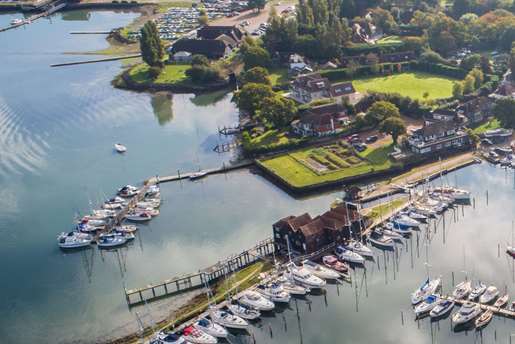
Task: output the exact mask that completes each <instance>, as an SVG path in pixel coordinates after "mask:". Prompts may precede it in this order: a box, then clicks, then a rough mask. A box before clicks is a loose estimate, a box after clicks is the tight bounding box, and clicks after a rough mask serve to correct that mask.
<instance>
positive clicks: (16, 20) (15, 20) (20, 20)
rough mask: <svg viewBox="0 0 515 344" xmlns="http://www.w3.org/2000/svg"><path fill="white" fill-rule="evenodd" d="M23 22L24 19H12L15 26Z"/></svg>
mask: <svg viewBox="0 0 515 344" xmlns="http://www.w3.org/2000/svg"><path fill="white" fill-rule="evenodd" d="M23 23H24V21H23V19H19V18H16V19H13V20H11V25H13V26H15V25H21V24H23Z"/></svg>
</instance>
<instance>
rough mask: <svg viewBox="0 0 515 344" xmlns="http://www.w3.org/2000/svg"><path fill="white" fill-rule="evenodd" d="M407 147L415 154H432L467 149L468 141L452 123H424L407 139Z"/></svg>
mask: <svg viewBox="0 0 515 344" xmlns="http://www.w3.org/2000/svg"><path fill="white" fill-rule="evenodd" d="M408 146H409V148H410V150H411V151H412V152H413V153H415V154H432V153H438V152H444V151H449V150H453V149H465V148H468V147H469V146H470V140H469V137H468V135H467V134H466V133H465V132H464V131H463V130H461V129H459V128H458V127H457V125H456V123H454V121H426V122H425V123H424V126H423V127H422V128H420V129H417V130H415V131H414V132H413V133H412V135H410V136H409V137H408Z"/></svg>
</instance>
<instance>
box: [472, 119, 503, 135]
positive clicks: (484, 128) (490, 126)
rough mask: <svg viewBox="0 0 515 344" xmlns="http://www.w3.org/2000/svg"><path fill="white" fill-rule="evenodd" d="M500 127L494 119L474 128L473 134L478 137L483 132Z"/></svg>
mask: <svg viewBox="0 0 515 344" xmlns="http://www.w3.org/2000/svg"><path fill="white" fill-rule="evenodd" d="M500 127H501V123H500V122H499V121H498V120H497V119H496V118H492V119H490V120H489V121H488V122H486V123H483V124H481V125H480V126H479V127H477V128H475V129H474V133H476V134H478V135H479V134H482V133H484V132H485V131H488V130H492V129H499V128H500Z"/></svg>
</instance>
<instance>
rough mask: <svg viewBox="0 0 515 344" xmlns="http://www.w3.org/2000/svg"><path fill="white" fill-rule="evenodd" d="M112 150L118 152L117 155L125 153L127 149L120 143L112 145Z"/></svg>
mask: <svg viewBox="0 0 515 344" xmlns="http://www.w3.org/2000/svg"><path fill="white" fill-rule="evenodd" d="M114 149H115V150H116V151H117V152H118V153H125V152H127V147H125V146H124V145H122V144H121V143H115V144H114Z"/></svg>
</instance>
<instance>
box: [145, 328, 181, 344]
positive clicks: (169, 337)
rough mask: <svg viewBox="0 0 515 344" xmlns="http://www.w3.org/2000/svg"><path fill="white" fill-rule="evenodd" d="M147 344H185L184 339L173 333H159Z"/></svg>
mask: <svg viewBox="0 0 515 344" xmlns="http://www.w3.org/2000/svg"><path fill="white" fill-rule="evenodd" d="M148 344H187V343H186V341H185V340H184V338H182V337H181V336H179V335H177V334H175V333H173V332H163V331H161V332H159V333H158V334H157V335H156V336H155V337H154V338H152V339H150V341H149V342H148Z"/></svg>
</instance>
